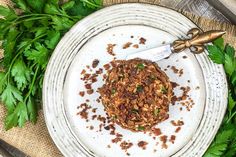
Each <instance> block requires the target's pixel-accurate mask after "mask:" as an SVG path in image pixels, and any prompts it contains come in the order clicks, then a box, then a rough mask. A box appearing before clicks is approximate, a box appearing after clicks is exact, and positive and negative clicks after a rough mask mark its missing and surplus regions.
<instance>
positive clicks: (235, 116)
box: [204, 38, 236, 157]
mask: <svg viewBox="0 0 236 157" xmlns="http://www.w3.org/2000/svg"><path fill="white" fill-rule="evenodd" d="M207 49H208V51H209V57H210V59H211V60H212V61H213V62H214V63H217V64H223V66H224V69H225V72H226V75H227V81H228V86H229V94H228V108H227V112H226V115H225V117H224V120H223V123H222V125H221V127H220V129H219V131H218V133H217V135H216V137H215V139H214V141H213V142H212V144H211V145H210V147H209V148H208V150H207V151H206V153H205V155H204V157H223V156H224V157H233V156H236V107H235V104H236V58H235V50H234V48H233V47H232V46H230V45H229V44H226V45H225V46H224V40H223V38H219V39H217V40H215V41H214V42H213V45H208V46H207Z"/></svg>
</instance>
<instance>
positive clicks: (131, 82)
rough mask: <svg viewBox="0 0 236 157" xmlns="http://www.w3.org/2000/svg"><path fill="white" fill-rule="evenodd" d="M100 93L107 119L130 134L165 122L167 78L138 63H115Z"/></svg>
mask: <svg viewBox="0 0 236 157" xmlns="http://www.w3.org/2000/svg"><path fill="white" fill-rule="evenodd" d="M99 93H100V94H101V98H102V103H103V105H104V106H105V110H106V112H107V113H108V115H109V117H111V118H112V119H113V120H114V121H115V122H116V123H117V124H118V125H120V126H121V127H123V128H126V129H129V130H131V131H146V130H150V129H151V128H152V127H153V126H154V125H156V124H157V123H159V122H161V121H164V120H166V119H167V118H168V117H169V115H168V111H169V103H170V102H171V97H172V95H173V92H172V86H171V83H170V81H169V78H168V77H167V76H166V74H165V73H164V72H163V71H161V69H160V68H159V67H158V65H157V64H156V63H153V62H150V61H147V60H141V59H132V60H117V61H114V66H113V68H112V69H110V70H108V77H107V79H106V81H105V84H104V85H103V86H102V87H101V88H99Z"/></svg>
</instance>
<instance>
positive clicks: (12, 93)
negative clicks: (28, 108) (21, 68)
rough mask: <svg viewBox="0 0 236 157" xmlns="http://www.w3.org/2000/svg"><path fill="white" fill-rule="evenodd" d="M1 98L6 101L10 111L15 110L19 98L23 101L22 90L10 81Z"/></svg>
mask: <svg viewBox="0 0 236 157" xmlns="http://www.w3.org/2000/svg"><path fill="white" fill-rule="evenodd" d="M1 99H2V101H3V102H4V103H5V105H6V107H7V110H8V112H10V113H11V112H13V111H14V109H15V105H16V104H17V100H18V101H21V102H22V101H23V97H22V95H21V92H20V91H19V90H18V89H17V88H16V87H15V86H13V85H12V84H10V83H9V84H8V85H7V87H6V88H5V90H4V91H3V93H2V95H1Z"/></svg>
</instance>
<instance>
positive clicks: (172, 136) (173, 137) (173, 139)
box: [169, 135, 176, 144]
mask: <svg viewBox="0 0 236 157" xmlns="http://www.w3.org/2000/svg"><path fill="white" fill-rule="evenodd" d="M175 139H176V136H175V135H171V136H170V140H169V141H170V142H171V143H172V144H174V143H175Z"/></svg>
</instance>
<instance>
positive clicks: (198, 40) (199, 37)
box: [172, 28, 225, 54]
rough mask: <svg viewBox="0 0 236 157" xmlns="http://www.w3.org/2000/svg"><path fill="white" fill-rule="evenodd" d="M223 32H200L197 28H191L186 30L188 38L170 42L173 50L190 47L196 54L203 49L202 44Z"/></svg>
mask: <svg viewBox="0 0 236 157" xmlns="http://www.w3.org/2000/svg"><path fill="white" fill-rule="evenodd" d="M224 34H225V31H220V30H211V31H207V32H203V33H202V32H201V30H200V29H198V28H193V29H191V30H190V31H188V33H187V35H188V36H190V38H189V39H184V40H176V41H174V42H173V44H172V50H173V52H180V51H183V50H184V49H186V48H190V50H191V52H193V53H195V54H198V53H201V52H203V51H204V44H206V43H209V42H211V41H213V40H215V39H216V38H219V37H221V36H222V35H224Z"/></svg>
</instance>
